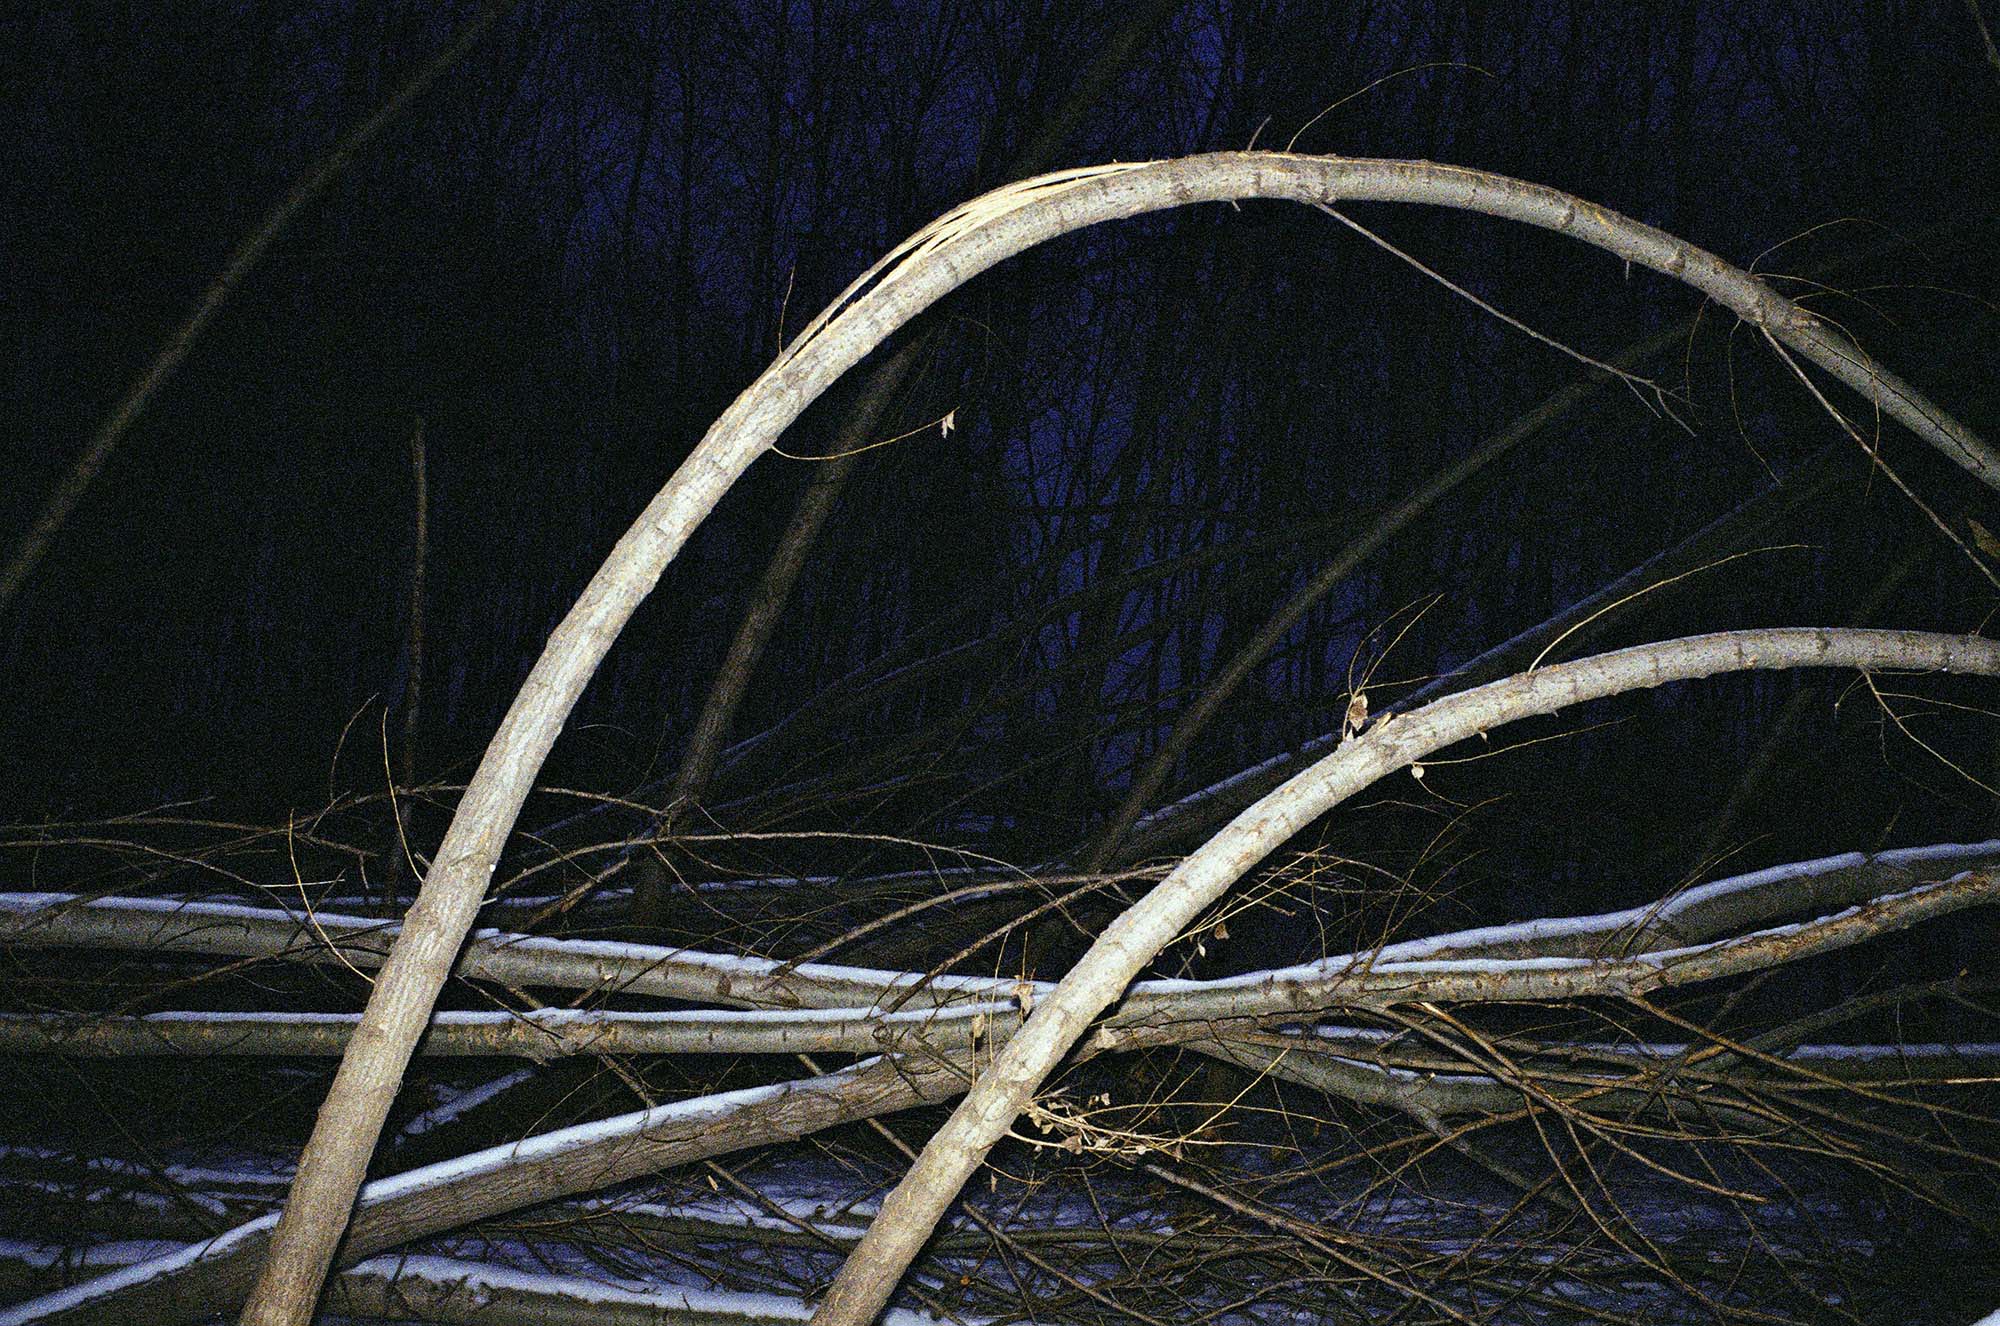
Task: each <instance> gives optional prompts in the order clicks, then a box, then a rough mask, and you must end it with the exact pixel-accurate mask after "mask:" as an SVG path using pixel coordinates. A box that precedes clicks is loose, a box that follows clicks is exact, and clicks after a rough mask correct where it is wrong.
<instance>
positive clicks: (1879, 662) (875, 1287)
mask: <svg viewBox="0 0 2000 1326" xmlns="http://www.w3.org/2000/svg"><path fill="white" fill-rule="evenodd" d="M1797 667H1850V668H1862V669H1883V668H1897V669H1917V670H1923V671H1942V672H1959V673H1973V674H1977V675H1982V676H2000V641H1991V640H1983V639H1980V638H1978V637H1974V636H1944V635H1931V634H1925V633H1920V632H1914V631H1858V630H1832V629H1829V630H1814V629H1804V628H1795V629H1783V630H1766V631H1742V632H1725V633H1722V634H1718V635H1707V636H1694V637H1691V638H1689V639H1685V640H1674V641H1668V642H1665V643H1662V644H1654V645H1641V646H1638V647H1636V648H1632V649H1623V650H1618V651H1616V652H1614V653H1610V654H1600V655H1597V656H1596V657H1593V658H1587V659H1582V660H1579V661H1577V662H1574V663H1562V664H1557V665H1555V666H1553V667H1548V668H1542V669H1538V670H1535V671H1531V672H1526V673H1522V674H1519V675H1517V676H1514V677H1509V678H1506V679H1505V680H1502V681H1497V682H1492V683H1489V684H1488V685H1485V686H1481V687H1479V688H1477V689H1476V690H1471V691H1464V692H1461V693H1459V694H1457V695H1453V696H1448V697H1446V698H1445V699H1442V700H1438V701H1435V702H1433V703H1432V704H1429V705H1426V706H1425V707H1424V708H1422V709H1418V710H1415V711H1413V712H1411V713H1407V714H1402V715H1399V716H1396V717H1395V718H1393V719H1392V720H1391V721H1389V722H1385V723H1377V724H1376V725H1375V726H1374V727H1372V728H1371V729H1369V730H1368V731H1367V732H1365V733H1363V734H1361V735H1360V736H1358V737H1356V738H1354V739H1353V740H1351V741H1348V742H1346V743H1345V744H1343V745H1342V746H1341V747H1340V748H1339V749H1338V750H1336V751H1335V752H1334V753H1333V754H1331V755H1329V756H1327V757H1326V758H1325V759H1323V760H1321V761H1320V762H1319V763H1317V764H1315V765H1314V766H1312V767H1311V768H1309V769H1306V770H1304V771H1302V772H1301V773H1299V774H1298V775H1297V776H1296V777H1294V778H1292V779H1291V780H1289V781H1288V782H1286V783H1285V784H1284V786H1282V787H1280V788H1278V789H1277V790H1276V791H1274V792H1272V793H1271V794H1270V795H1268V796H1266V797H1264V798H1263V799H1262V800H1260V801H1259V802H1257V803H1256V804H1255V805H1253V806H1251V807H1250V808H1249V809H1248V810H1246V811H1244V812H1243V813H1242V814H1241V815H1239V816H1237V817H1236V818H1235V819H1234V820H1232V821H1231V822H1230V823H1229V824H1228V825H1227V826H1226V827H1224V828H1223V829H1222V831H1221V832H1219V833H1217V834H1216V835H1215V836H1214V837H1213V838H1211V839H1209V840H1208V842H1207V843H1205V844H1204V845H1203V846H1202V847H1201V849H1200V850H1198V851H1196V852H1195V853H1194V854H1193V855H1192V856H1190V857H1188V859H1187V860H1186V861H1184V862H1183V863H1182V864H1181V865H1180V866H1179V867H1178V868H1176V869H1175V870H1174V872H1173V873H1172V874H1170V875H1168V876H1167V877H1166V878H1165V879H1164V880H1162V881H1160V883H1159V884H1158V885H1157V886H1155V887H1154V888H1153V890H1152V891H1151V892H1150V893H1148V894H1147V895H1146V896H1145V897H1144V898H1142V899H1140V900H1139V901H1138V902H1137V903H1135V904H1133V905H1132V906H1131V907H1130V908H1128V909H1127V910H1126V911H1125V912H1124V913H1123V914H1122V915H1120V916H1119V918H1118V919H1117V920H1116V921H1114V922H1112V924H1111V925H1110V927H1109V928H1107V929H1106V930H1105V931H1104V932H1103V934H1102V935H1100V936H1099V938H1098V940H1097V942H1096V943H1094V944H1093V945H1091V947H1090V951H1089V952H1088V953H1086V954H1085V955H1084V957H1083V959H1082V960H1081V961H1079V962H1078V963H1077V965H1076V966H1075V967H1074V968H1072V969H1071V970H1070V973H1069V974H1068V975H1067V976H1065V977H1064V978H1063V979H1062V981H1061V982H1060V983H1059V984H1058V985H1057V987H1056V990H1055V993H1054V994H1052V995H1050V996H1049V997H1048V998H1047V999H1044V1000H1040V1001H1038V1002H1037V1003H1036V1006H1035V1010H1034V1012H1033V1013H1032V1014H1031V1015H1030V1016H1029V1018H1028V1021H1027V1023H1026V1025H1025V1026H1023V1027H1022V1029H1021V1030H1020V1032H1018V1033H1017V1034H1016V1035H1015V1036H1014V1038H1013V1039H1012V1040H1010V1041H1009V1042H1008V1043H1007V1046H1006V1048H1005V1049H1004V1050H1002V1051H1001V1052H1000V1053H999V1055H997V1056H996V1057H995V1059H994V1061H993V1063H992V1065H991V1066H990V1067H988V1068H987V1069H986V1070H985V1071H984V1072H983V1073H981V1074H980V1077H979V1080H978V1081H977V1082H976V1083H974V1084H973V1087H972V1089H971V1090H970V1091H969V1092H968V1093H967V1095H966V1097H965V1099H964V1100H963V1101H962V1102H960V1104H959V1106H958V1108H957V1109H956V1110H954V1111H953V1112H952V1116H951V1118H950V1120H948V1121H947V1122H946V1123H945V1125H944V1127H943V1128H941V1129H939V1130H938V1132H937V1134H936V1135H935V1136H933V1137H932V1138H931V1140H930V1142H929V1144H928V1145H926V1146H925V1147H924V1150H923V1154H922V1155H921V1156H920V1157H918V1160H917V1163H916V1164H915V1165H913V1166H912V1167H911V1168H910V1171H909V1173H908V1174H906V1175H905V1176H904V1178H903V1180H902V1182H901V1183H899V1184H898V1185H897V1186H896V1189H895V1191H894V1192H892V1193H891V1194H890V1195H889V1196H888V1198H887V1199H886V1200H884V1202H883V1203H882V1211H881V1214H880V1215H879V1216H878V1217H877V1218H876V1220H875V1223H874V1224H873V1225H871V1226H870V1227H869V1230H868V1234H867V1236H866V1237H864V1238H863V1239H862V1241H861V1243H860V1245H859V1246H858V1247H856V1248H855V1250H854V1252H853V1254H852V1255H851V1256H850V1257H849V1258H848V1260H847V1263H846V1265H845V1266H843V1267H842V1268H841V1271H840V1275H839V1277H838V1278H837V1279H836V1280H835V1281H834V1283H833V1286H832V1287H831V1288H830V1289H829V1290H828V1291H827V1296H826V1298H825V1300H824V1301H823V1302H822V1303H821V1305H820V1310H819V1312H818V1314H817V1315H815V1316H814V1318H813V1321H814V1323H815V1326H867V1323H868V1322H871V1321H873V1320H874V1319H875V1316H876V1314H877V1313H879V1312H880V1311H881V1310H882V1308H883V1307H884V1306H885V1305H886V1304H887V1303H888V1301H889V1296H890V1295H891V1294H892V1293H894V1292H895V1289H896V1285H897V1284H898V1283H899V1282H900V1280H901V1279H902V1275H903V1272H904V1270H905V1269H906V1268H907V1267H908V1266H909V1264H910V1262H911V1260H912V1259H913V1258H914V1257H915V1256H916V1254H917V1252H918V1250H919V1249H920V1248H922V1246H923V1243H924V1240H925V1239H927V1238H928V1237H930V1233H931V1230H932V1229H933V1228H934V1227H935V1225H936V1224H937V1221H938V1219H939V1217H940V1216H942V1215H943V1213H944V1209H945V1208H946V1207H947V1206H949V1205H950V1204H951V1202H952V1201H953V1200H954V1199H956V1198H957V1196H958V1193H959V1190H960V1188H962V1187H963V1186H964V1184H965V1181H966V1179H967V1178H969V1177H970V1176H971V1174H972V1171H973V1170H975V1169H977V1168H978V1167H979V1165H980V1164H981V1163H983V1162H984V1160H985V1158H986V1153H987V1152H988V1151H990V1150H991V1149H992V1147H993V1145H994V1143H995V1142H997V1141H999V1139H1000V1138H1001V1136H1002V1135H1004V1134H1005V1133H1006V1132H1007V1130H1008V1129H1009V1128H1011V1127H1012V1126H1013V1123H1014V1120H1015V1118H1016V1117H1017V1116H1018V1115H1019V1114H1020V1113H1021V1111H1022V1110H1023V1109H1025V1108H1026V1107H1027V1105H1028V1103H1029V1102H1030V1101H1031V1100H1032V1099H1033V1097H1034V1093H1035V1090H1036V1088H1037V1087H1039V1086H1040V1085H1041V1083H1042V1080H1043V1079H1044V1078H1045V1077H1047V1076H1048V1074H1049V1072H1050V1070H1051V1069H1053V1068H1054V1067H1055V1065H1056V1063H1057V1062H1058V1061H1059V1060H1060V1059H1061V1058H1062V1057H1063V1055H1065V1054H1067V1053H1068V1052H1069V1049H1070V1047H1071V1046H1072V1045H1074V1044H1075V1043H1076V1041H1077V1040H1078V1038H1079V1037H1081V1036H1082V1035H1083V1033H1084V1031H1085V1030H1086V1029H1087V1028H1088V1027H1089V1025H1090V1023H1091V1022H1092V1021H1093V1020H1094V1019H1095V1018H1096V1017H1097V1015H1098V1014H1099V1013H1101V1012H1103V1011H1104V1010H1105V1008H1106V1007H1108V1006H1109V1005H1110V1004H1111V1002H1112V1001H1113V1000H1114V999H1116V998H1118V996H1119V995H1120V994H1122V993H1123V992H1124V990H1125V987H1126V986H1127V985H1129V984H1130V983H1131V981H1132V978H1133V977H1134V976H1136V975H1137V974H1138V972H1139V969H1140V968H1141V967H1143V966H1145V964H1146V963H1147V962H1149V961H1151V960H1152V958H1153V956H1154V955H1155V954H1156V953H1158V952H1159V951H1160V950H1161V949H1162V948H1164V947H1166V945H1167V944H1169V943H1171V942H1172V941H1173V939H1174V937H1175V936H1176V935H1177V934H1179V933H1180V932H1181V930H1182V929H1183V928H1184V927H1185V926H1187V925H1188V924H1189V923H1190V922H1192V921H1193V920H1194V918H1195V917H1196V916H1198V915H1199V914H1200V913H1201V911H1202V909H1203V908H1205V907H1207V906H1208V905H1209V904H1210V903H1212V902H1214V901H1215V900H1216V899H1217V898H1219V897H1221V896H1222V894H1223V892H1224V891H1225V890H1226V889H1228V887H1229V886H1230V885H1231V884H1233V883H1235V882H1236V880H1237V879H1239V878H1240V877H1241V876H1242V875H1243V874H1244V872H1245V871H1247V870H1249V869H1250V867H1251V866H1253V865H1255V864H1256V863H1257V862H1258V861H1260V860H1262V859H1263V858H1264V857H1265V856H1266V855H1268V854H1269V853H1270V852H1272V851H1273V850H1275V849H1276V848H1277V847H1279V846H1280V845H1281V844H1283V843H1284V842H1285V841H1286V840H1287V839H1288V838H1290V837H1291V836H1292V835H1293V834H1295V833H1297V832H1298V831H1299V830H1301V829H1303V828H1304V827H1305V826H1306V825H1307V824H1309V823H1311V822H1312V821H1313V820H1314V819H1316V818H1318V817H1319V816H1320V815H1322V814H1324V813H1325V812H1326V811H1327V810H1329V809H1331V808H1332V807H1333V806H1335V805H1337V804H1339V803H1340V802H1341V801H1343V800H1345V799H1347V798H1348V797H1350V796H1353V795H1354V794H1355V793H1356V792H1359V791H1361V790H1362V789H1363V788H1365V787H1367V786H1369V785H1370V784H1371V783H1374V782H1375V781H1377V780H1378V779H1380V778H1382V777H1383V776H1385V775H1387V774H1389V773H1393V772H1394V771H1396V770H1397V769H1401V768H1406V767H1408V766H1410V765H1412V764H1415V763H1417V762H1418V761H1420V760H1422V759H1423V758H1424V757H1425V756H1426V755H1429V754H1431V753H1432V752H1433V751H1436V750H1439V749H1442V748H1443V747H1446V746H1450V745H1453V744H1455V743H1456V742H1459V741H1463V740H1466V739H1467V738H1470V737H1473V736H1477V735H1478V734H1480V733H1482V732H1485V731H1486V730H1487V729H1489V728H1492V727H1497V726H1499V725H1500V724H1502V723H1507V722H1512V721H1514V720H1516V719H1520V718H1527V717H1532V716H1534V715H1537V714H1547V713H1553V712H1555V711H1557V710H1559V709H1563V708H1566V707H1568V706H1571V705H1575V704H1580V703H1583V702H1585V701H1588V700H1595V699H1602V698H1605V697H1607V696H1612V695H1618V694H1621V693H1623V692H1626V691H1631V690H1641V689H1647V688H1651V687H1654V686H1661V685H1665V684H1666V683H1668V682H1675V681H1688V680H1693V679H1695V678H1698V677H1708V676H1715V675H1717V674H1719V673H1725V672H1736V671H1744V670H1750V669H1759V670H1773V669H1787V668H1797ZM1991 882H1992V881H1991V878H1990V877H1985V876H1981V875H1978V874H1971V875H1966V876H1961V877H1959V880H1958V881H1954V883H1956V884H1959V885H1960V887H1962V888H1966V887H1970V888H1977V887H1981V886H1982V885H1983V886H1985V887H1990V885H1991ZM1940 887H1949V886H1940ZM1863 910H1864V911H1865V909H1863ZM1861 915H1862V913H1861V912H1856V913H1855V914H1854V916H1855V918H1859V917H1860V916H1861ZM1871 919H1872V918H1871ZM1798 941H1799V936H1798V935H1796V934H1792V933H1789V932H1785V931H1782V930H1781V931H1776V932H1770V933H1769V934H1768V935H1766V936H1758V937H1754V938H1752V939H1751V940H1747V941H1744V944H1743V945H1742V946H1738V947H1739V950H1740V948H1741V947H1745V946H1754V947H1759V948H1762V949H1765V950H1774V951H1787V950H1791V949H1795V948H1796V947H1797V945H1798ZM1730 947H1732V946H1729V945H1718V946H1715V948H1716V951H1715V952H1712V953H1703V954H1701V955H1700V956H1699V957H1698V958H1697V957H1694V956H1693V955H1690V960H1692V961H1696V962H1699V963H1700V964H1701V966H1700V968H1699V975H1698V979H1710V978H1712V977H1714V976H1718V975H1724V974H1727V973H1728V972H1729V971H1731V970H1743V969H1744V967H1743V966H1741V965H1739V964H1738V962H1737V961H1736V960H1737V959H1741V958H1742V957H1744V956H1746V955H1745V954H1744V953H1742V952H1741V951H1739V952H1738V953H1735V954H1730V955H1728V956H1725V955H1724V953H1723V950H1725V949H1727V948H1730ZM1762 956H1765V958H1766V960H1768V954H1766V955H1762ZM1628 964H1631V965H1632V967H1633V969H1632V971H1631V974H1630V978H1631V979H1632V980H1634V981H1635V982H1637V983H1638V984H1635V985H1634V986H1633V987H1631V989H1632V992H1635V993H1636V992H1638V991H1639V990H1640V989H1642V988H1644V986H1645V984H1646V983H1648V982H1649V981H1650V980H1651V979H1652V976H1653V974H1655V973H1661V972H1663V971H1664V970H1666V969H1667V967H1668V964H1667V963H1664V962H1662V961H1659V960H1658V958H1657V957H1656V958H1650V959H1639V960H1630V959H1628V960H1625V961H1624V962H1621V963H1617V964H1609V965H1616V966H1626V965H1628ZM1578 965H1579V966H1591V965H1593V964H1590V963H1588V962H1579V964H1578ZM1596 965H1599V966H1603V965H1605V964H1596ZM1751 965H1755V960H1753V962H1752V964H1751ZM1565 974H1566V972H1565V969H1562V968H1554V969H1551V968H1548V967H1544V966H1540V965H1538V966H1537V967H1536V968H1535V969H1534V970H1533V971H1532V972H1521V973H1518V975H1519V976H1520V977H1524V978H1526V979H1525V980H1523V981H1522V982H1521V983H1520V984H1519V985H1515V983H1514V982H1513V981H1511V980H1508V981H1506V982H1505V983H1506V984H1508V985H1509V986H1512V987H1513V988H1514V989H1516V990H1518V991H1520V992H1523V993H1525V989H1526V988H1527V987H1529V986H1533V987H1538V997H1547V996H1549V995H1556V997H1562V996H1561V995H1559V994H1558V993H1557V991H1558V989H1559V987H1560V986H1561V985H1563V984H1565V983H1566V981H1565V980H1564V976H1565ZM1690 974H1691V973H1690V972H1688V971H1686V970H1683V971H1682V972H1681V973H1680V975H1682V976H1683V977H1685V976H1688V975H1690ZM1464 975H1469V976H1471V977H1472V979H1473V980H1474V981H1475V982H1477V983H1478V984H1479V985H1480V986H1481V987H1483V988H1486V989H1489V990H1491V989H1492V988H1493V986H1494V984H1495V983H1496V979H1498V978H1499V973H1498V971H1497V970H1475V971H1473V972H1471V973H1452V974H1451V975H1448V976H1446V977H1445V978H1444V980H1445V983H1446V984H1449V983H1452V980H1453V977H1457V976H1464ZM1509 975H1510V976H1512V975H1515V973H1509ZM1616 984H1622V982H1618V983H1616ZM1439 997H1450V996H1448V995H1445V994H1444V993H1443V990H1442V989H1441V988H1440V986H1439V985H1435V984H1433V983H1432V981H1431V979H1429V978H1427V977H1424V976H1416V975H1415V974H1412V979H1411V980H1410V982H1409V984H1408V985H1407V986H1406V987H1405V988H1404V989H1402V990H1400V991H1399V992H1398V994H1397V996H1396V998H1397V999H1398V1000H1400V1001H1404V1002H1408V1001H1414V1000H1422V999H1432V998H1439ZM1496 997H1498V996H1497V995H1496Z"/></svg>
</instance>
